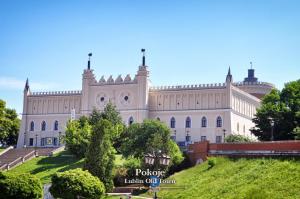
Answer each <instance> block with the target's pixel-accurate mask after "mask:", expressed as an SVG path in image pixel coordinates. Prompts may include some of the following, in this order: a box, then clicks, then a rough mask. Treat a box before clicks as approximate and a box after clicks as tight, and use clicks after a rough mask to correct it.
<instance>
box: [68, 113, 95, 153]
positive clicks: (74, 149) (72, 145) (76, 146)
mask: <svg viewBox="0 0 300 199" xmlns="http://www.w3.org/2000/svg"><path fill="white" fill-rule="evenodd" d="M91 128H92V127H91V126H90V124H89V123H88V120H86V117H85V116H83V117H81V118H79V120H73V121H69V122H68V124H67V129H66V135H65V138H64V140H65V142H66V147H67V148H68V150H69V151H70V152H71V153H72V154H74V155H76V156H77V157H80V158H82V157H84V155H85V153H86V151H87V148H88V145H89V142H90V137H91Z"/></svg>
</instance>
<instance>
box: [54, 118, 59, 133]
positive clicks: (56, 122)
mask: <svg viewBox="0 0 300 199" xmlns="http://www.w3.org/2000/svg"><path fill="white" fill-rule="evenodd" d="M57 130H58V121H57V120H56V121H55V122H54V131H57Z"/></svg>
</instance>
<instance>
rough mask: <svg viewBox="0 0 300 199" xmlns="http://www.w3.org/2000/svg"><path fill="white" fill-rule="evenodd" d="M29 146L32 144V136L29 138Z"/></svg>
mask: <svg viewBox="0 0 300 199" xmlns="http://www.w3.org/2000/svg"><path fill="white" fill-rule="evenodd" d="M29 146H33V138H29Z"/></svg>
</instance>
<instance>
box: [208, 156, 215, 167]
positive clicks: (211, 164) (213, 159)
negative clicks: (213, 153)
mask: <svg viewBox="0 0 300 199" xmlns="http://www.w3.org/2000/svg"><path fill="white" fill-rule="evenodd" d="M207 164H208V169H211V168H213V167H214V166H215V165H216V164H217V160H216V158H208V162H207Z"/></svg>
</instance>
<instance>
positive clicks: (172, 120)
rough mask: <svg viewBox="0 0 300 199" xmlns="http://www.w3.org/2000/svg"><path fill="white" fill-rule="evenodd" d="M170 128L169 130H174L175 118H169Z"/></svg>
mask: <svg viewBox="0 0 300 199" xmlns="http://www.w3.org/2000/svg"><path fill="white" fill-rule="evenodd" d="M170 126H171V128H172V129H174V128H175V126H176V120H175V118H174V117H172V118H171V121H170Z"/></svg>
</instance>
